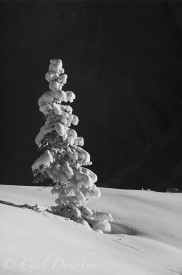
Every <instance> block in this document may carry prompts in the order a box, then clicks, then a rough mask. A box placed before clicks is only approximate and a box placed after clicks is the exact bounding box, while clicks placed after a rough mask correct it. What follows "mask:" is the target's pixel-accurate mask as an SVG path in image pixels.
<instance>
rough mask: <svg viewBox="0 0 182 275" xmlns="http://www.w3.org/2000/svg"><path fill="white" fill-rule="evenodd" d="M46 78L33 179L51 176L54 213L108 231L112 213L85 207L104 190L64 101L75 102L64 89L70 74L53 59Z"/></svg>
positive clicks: (40, 103) (70, 108)
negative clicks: (100, 188) (54, 203)
mask: <svg viewBox="0 0 182 275" xmlns="http://www.w3.org/2000/svg"><path fill="white" fill-rule="evenodd" d="M45 79H46V80H47V81H48V82H49V89H50V90H49V91H47V92H45V93H44V94H43V95H42V96H41V97H40V98H39V100H38V105H39V110H40V111H41V112H42V113H43V114H44V116H45V125H43V126H42V127H41V128H40V131H39V133H38V135H37V136H36V138H35V143H36V144H37V146H38V147H39V149H40V151H42V155H41V156H40V157H39V158H38V159H37V160H36V161H35V162H34V164H33V165H32V170H33V174H34V182H35V183H37V182H38V181H43V180H44V179H45V178H50V179H52V181H53V183H54V187H53V189H52V190H51V192H52V194H57V199H56V206H53V207H52V211H53V213H55V214H58V215H61V216H63V217H67V218H70V219H72V220H74V221H76V222H79V223H81V224H83V225H86V226H90V227H91V228H93V230H95V231H98V232H109V231H110V230H111V226H110V223H109V222H110V221H112V217H111V215H110V214H108V213H104V212H100V211H98V210H93V209H89V208H88V207H85V206H84V204H85V203H86V202H88V201H89V200H90V199H92V198H99V197H100V195H101V193H100V190H99V189H98V188H97V186H96V185H95V183H96V182H97V175H96V174H95V173H93V172H92V171H91V170H90V169H88V168H86V167H84V166H88V165H91V164H92V163H91V161H90V154H89V153H88V152H87V151H85V150H84V149H83V148H82V146H83V145H84V139H83V137H78V136H77V132H76V131H75V130H74V129H71V126H72V125H77V124H78V122H79V120H78V117H77V116H76V115H74V114H73V113H72V112H73V109H72V107H71V106H70V105H67V104H65V103H67V102H71V103H72V102H73V101H74V99H75V94H74V93H73V92H71V91H63V90H62V88H63V85H64V84H65V83H66V81H67V75H66V74H64V69H63V68H62V61H61V60H60V59H51V60H50V65H49V71H48V72H47V73H46V74H45Z"/></svg>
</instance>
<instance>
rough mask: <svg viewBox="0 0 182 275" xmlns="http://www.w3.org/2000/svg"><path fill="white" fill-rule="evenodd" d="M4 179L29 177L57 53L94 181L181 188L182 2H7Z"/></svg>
mask: <svg viewBox="0 0 182 275" xmlns="http://www.w3.org/2000/svg"><path fill="white" fill-rule="evenodd" d="M0 20H1V24H0V34H1V41H0V46H1V95H2V97H1V103H2V115H1V119H2V122H1V137H2V143H1V146H2V157H1V168H2V178H1V179H2V184H21V185H31V184H32V180H33V177H32V172H31V165H32V163H33V162H34V161H35V159H36V158H37V157H38V156H39V153H38V151H37V148H36V145H35V143H34V140H35V136H36V135H37V133H38V131H39V129H40V127H41V126H42V125H43V115H42V114H41V113H40V112H39V110H38V105H37V100H38V98H39V97H40V96H41V95H42V94H43V93H44V92H45V91H46V90H48V83H47V82H46V81H45V78H44V75H45V73H46V72H47V70H48V66H49V60H50V59H51V58H60V59H62V61H63V67H64V69H65V72H66V73H67V74H68V82H67V84H66V85H65V86H64V90H72V91H73V92H75V94H76V97H77V98H76V100H75V102H74V103H73V104H72V107H73V110H74V113H75V114H76V115H78V117H79V119H80V122H79V125H78V126H77V127H75V130H76V131H77V132H78V135H79V136H83V137H84V139H85V145H84V149H85V150H87V151H88V152H89V153H90V154H91V160H92V161H93V165H92V166H90V167H89V168H90V169H91V170H93V171H94V172H95V173H96V174H97V175H98V177H99V181H98V183H97V185H98V186H105V187H114V188H133V189H138V188H142V187H143V188H144V189H148V188H150V189H152V190H162V189H163V188H164V186H165V185H166V186H174V187H176V186H178V187H179V188H181V189H182V131H181V127H182V3H181V2H180V1H126V2H125V1H116V2H114V1H100V2H99V1H82V2H80V1H73V2H72V1H65V2H64V1H47V2H44V1H30V2H29V1H23V2H21V1H12V2H8V1H4V2H3V1H1V2H0Z"/></svg>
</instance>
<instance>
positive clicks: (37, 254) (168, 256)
mask: <svg viewBox="0 0 182 275" xmlns="http://www.w3.org/2000/svg"><path fill="white" fill-rule="evenodd" d="M101 193H102V196H101V198H100V199H95V200H92V201H91V202H90V203H89V204H87V205H89V206H90V207H92V208H95V209H98V210H103V211H106V212H109V213H111V214H112V216H113V218H114V220H113V222H112V232H111V233H110V234H100V233H97V232H94V231H93V230H92V229H88V228H86V227H84V226H83V225H80V224H77V223H75V222H73V221H70V220H68V219H65V218H62V217H59V216H54V215H52V214H51V213H48V212H45V211H40V212H37V211H34V210H32V209H29V208H28V207H18V205H22V204H28V205H32V206H33V205H35V204H36V203H38V204H40V205H41V206H43V207H50V206H51V205H54V199H55V197H54V196H53V195H51V193H50V188H49V187H48V188H43V189H42V187H33V186H5V185H1V186H0V200H1V204H0V215H1V216H0V217H1V219H0V274H2V275H6V274H7V275H16V274H17V275H19V274H20V275H21V274H35V275H39V274H51V275H58V274H59V275H60V274H61V275H62V274H66V275H67V274H74V275H82V274H85V275H87V274H96V275H101V274H103V275H112V274H114V275H143V274H150V275H158V274H160V275H168V274H171V275H174V274H182V194H176V193H175V194H174V193H157V192H153V191H135V190H117V189H106V188H101Z"/></svg>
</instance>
